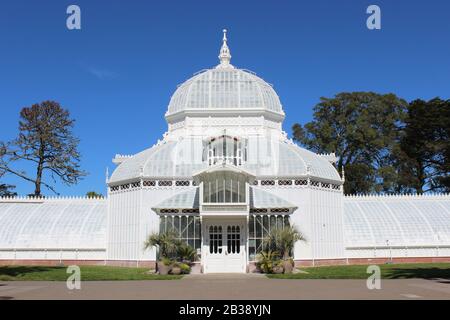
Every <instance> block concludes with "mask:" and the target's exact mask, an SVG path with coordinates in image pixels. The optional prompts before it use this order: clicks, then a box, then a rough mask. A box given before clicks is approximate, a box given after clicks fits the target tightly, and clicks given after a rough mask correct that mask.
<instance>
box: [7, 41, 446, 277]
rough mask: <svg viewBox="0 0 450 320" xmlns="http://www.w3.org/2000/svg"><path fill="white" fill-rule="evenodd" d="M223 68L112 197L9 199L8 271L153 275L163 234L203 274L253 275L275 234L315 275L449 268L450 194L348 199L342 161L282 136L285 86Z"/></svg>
mask: <svg viewBox="0 0 450 320" xmlns="http://www.w3.org/2000/svg"><path fill="white" fill-rule="evenodd" d="M219 60H220V63H219V65H217V66H216V67H214V68H212V69H207V70H204V71H201V72H199V73H197V74H195V75H194V76H193V77H192V78H190V79H189V80H187V81H186V82H184V83H183V84H181V85H180V86H179V87H178V88H177V89H176V91H175V93H174V94H173V96H172V98H171V100H170V103H169V106H168V110H167V112H166V115H165V118H166V120H167V123H168V129H167V132H166V133H164V135H163V138H162V139H161V140H160V141H158V142H157V143H156V144H155V145H153V146H152V147H150V148H149V149H146V150H144V151H142V152H140V153H137V154H135V155H131V156H116V157H115V158H114V159H113V162H114V163H115V164H117V168H116V169H115V171H114V172H113V174H112V175H111V177H109V178H108V181H107V184H108V196H107V197H106V198H105V199H86V198H64V197H62V198H61V197H58V198H45V199H24V198H3V199H0V264H1V263H3V264H13V263H15V264H26V263H29V264H31V263H69V262H70V263H79V264H82V263H86V264H112V265H114V264H115V265H140V266H142V265H153V264H154V263H155V261H156V259H157V252H156V250H144V241H145V239H146V238H147V237H148V235H149V234H151V233H153V232H158V231H159V232H164V231H167V230H173V231H175V232H176V233H177V234H178V235H179V238H180V239H183V240H185V241H186V242H187V243H188V244H189V245H191V246H192V247H194V248H196V249H197V252H198V253H199V257H200V259H199V264H201V270H202V272H204V273H222V272H248V271H249V270H251V269H252V265H253V262H254V261H255V257H256V254H257V253H258V252H259V251H260V250H261V243H262V240H263V239H264V237H265V236H266V235H267V233H268V232H269V231H270V230H271V229H272V228H280V227H282V226H284V225H288V224H290V225H295V226H296V227H297V228H298V229H299V230H300V231H301V232H302V233H303V234H304V235H305V237H306V239H307V241H306V242H299V243H297V244H296V246H295V250H294V259H295V261H296V263H298V264H303V265H323V264H345V263H350V264H351V263H371V262H372V263H381V262H385V261H387V260H393V261H405V262H407V261H450V196H449V195H424V196H415V195H398V196H344V195H343V183H344V177H342V176H341V175H340V174H339V173H338V172H337V170H336V169H335V167H334V162H335V161H336V157H335V156H334V154H329V155H319V154H315V153H313V152H310V151H308V150H305V149H303V148H301V147H299V146H298V145H296V144H295V143H293V142H292V141H291V140H290V139H288V137H287V134H286V133H285V132H283V130H282V122H283V120H284V118H285V114H284V111H283V108H282V105H281V102H280V99H279V97H278V95H277V94H276V92H275V91H274V89H273V87H272V86H271V85H270V84H268V83H267V82H265V81H264V80H262V79H261V78H259V77H258V76H256V75H255V74H254V73H252V72H250V71H246V70H244V69H238V68H236V67H234V66H233V65H232V64H231V63H230V60H231V54H230V50H229V48H228V46H227V39H226V33H224V39H223V45H222V48H221V50H220V55H219Z"/></svg>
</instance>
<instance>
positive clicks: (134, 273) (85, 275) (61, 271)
mask: <svg viewBox="0 0 450 320" xmlns="http://www.w3.org/2000/svg"><path fill="white" fill-rule="evenodd" d="M80 269H81V280H82V281H96V280H175V279H180V278H181V277H182V276H174V275H167V276H161V275H158V274H148V273H147V272H148V271H149V269H148V268H122V267H106V266H80ZM66 270H67V267H42V266H1V267H0V281H16V280H30V281H66V280H67V278H68V277H69V276H70V274H68V273H66Z"/></svg>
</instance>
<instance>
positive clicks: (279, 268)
mask: <svg viewBox="0 0 450 320" xmlns="http://www.w3.org/2000/svg"><path fill="white" fill-rule="evenodd" d="M284 271H285V270H284V267H283V260H277V261H275V263H274V266H273V268H272V272H273V273H275V274H281V273H283V272H284Z"/></svg>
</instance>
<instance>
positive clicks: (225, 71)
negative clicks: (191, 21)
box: [166, 30, 284, 121]
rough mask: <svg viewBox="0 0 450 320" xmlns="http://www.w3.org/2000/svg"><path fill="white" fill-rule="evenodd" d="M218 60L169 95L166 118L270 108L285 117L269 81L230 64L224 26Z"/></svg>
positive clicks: (264, 110) (252, 111) (260, 110)
mask: <svg viewBox="0 0 450 320" xmlns="http://www.w3.org/2000/svg"><path fill="white" fill-rule="evenodd" d="M219 60H220V64H219V65H218V66H217V67H215V68H213V69H208V70H205V71H203V72H200V73H198V74H196V75H194V76H193V77H192V78H190V79H189V80H187V81H186V82H184V83H183V84H181V85H180V86H179V87H178V88H177V90H176V91H175V93H174V94H173V96H172V98H171V99H170V103H169V108H168V111H167V113H166V119H168V120H169V121H170V119H171V118H172V117H173V116H174V115H176V114H182V113H183V112H184V113H188V112H191V113H207V114H208V115H211V114H212V115H214V114H218V113H219V114H220V113H221V111H222V112H227V113H230V112H235V113H236V114H241V113H250V114H255V112H256V113H261V112H269V113H271V114H273V115H276V116H278V117H277V118H279V119H281V120H282V119H284V112H283V108H282V106H281V102H280V99H279V97H278V95H277V93H276V92H275V90H274V89H273V88H272V86H271V85H270V84H268V83H267V82H265V81H264V80H263V79H261V78H259V77H258V76H256V75H255V74H254V73H252V72H250V71H247V70H243V69H238V68H235V67H234V66H233V65H231V64H230V60H231V54H230V50H229V48H228V46H227V39H226V30H224V39H223V45H222V48H221V50H220V55H219Z"/></svg>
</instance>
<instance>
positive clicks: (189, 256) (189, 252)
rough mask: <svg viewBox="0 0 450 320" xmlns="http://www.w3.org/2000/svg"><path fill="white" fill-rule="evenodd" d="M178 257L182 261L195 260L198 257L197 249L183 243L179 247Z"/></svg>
mask: <svg viewBox="0 0 450 320" xmlns="http://www.w3.org/2000/svg"><path fill="white" fill-rule="evenodd" d="M177 258H178V259H179V260H181V261H187V262H193V261H195V260H196V259H197V251H196V250H195V248H192V247H191V246H190V245H188V244H186V243H183V244H181V245H180V246H179V247H178V249H177Z"/></svg>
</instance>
